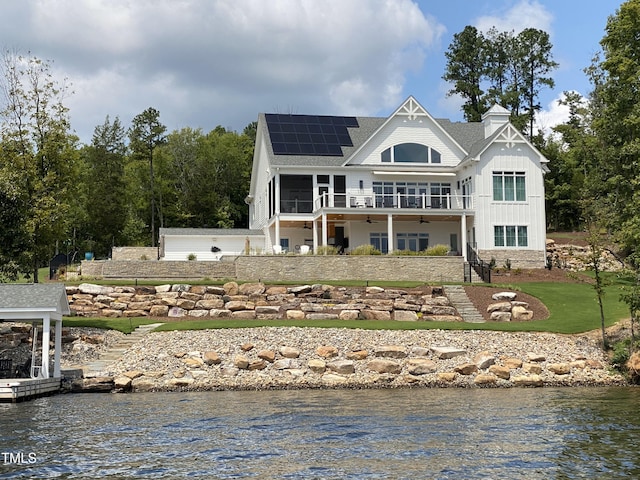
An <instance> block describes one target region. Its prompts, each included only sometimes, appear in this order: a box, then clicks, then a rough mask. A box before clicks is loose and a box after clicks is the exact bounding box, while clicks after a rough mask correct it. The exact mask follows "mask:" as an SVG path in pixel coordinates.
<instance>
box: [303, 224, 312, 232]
mask: <svg viewBox="0 0 640 480" xmlns="http://www.w3.org/2000/svg"><path fill="white" fill-rule="evenodd" d="M302 228H306V229H307V230H311V226H310V225H307V222H304V225H303V226H302Z"/></svg>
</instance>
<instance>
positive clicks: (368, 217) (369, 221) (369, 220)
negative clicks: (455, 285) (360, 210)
mask: <svg viewBox="0 0 640 480" xmlns="http://www.w3.org/2000/svg"><path fill="white" fill-rule="evenodd" d="M366 222H367V223H378V222H376V221H375V220H371V217H370V216H369V215H367V220H366Z"/></svg>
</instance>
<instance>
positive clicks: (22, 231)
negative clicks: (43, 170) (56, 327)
mask: <svg viewBox="0 0 640 480" xmlns="http://www.w3.org/2000/svg"><path fill="white" fill-rule="evenodd" d="M3 157H4V156H3V155H2V154H0V159H2V158H3ZM21 183H22V179H21V178H20V176H19V175H18V173H17V172H14V171H9V170H7V169H5V168H2V169H1V170H0V225H2V228H0V282H5V281H15V280H17V278H18V275H19V274H20V272H21V271H23V269H22V268H21V267H22V266H23V265H25V264H26V265H30V264H29V263H28V262H25V259H24V258H23V257H24V253H25V252H26V251H27V250H28V248H29V244H30V242H29V240H30V238H29V234H28V231H27V230H26V228H25V224H24V221H23V220H24V218H25V217H26V216H27V211H26V210H27V201H28V198H27V197H26V195H25V193H24V191H22V188H21Z"/></svg>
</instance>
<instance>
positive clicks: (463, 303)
mask: <svg viewBox="0 0 640 480" xmlns="http://www.w3.org/2000/svg"><path fill="white" fill-rule="evenodd" d="M444 291H445V295H446V296H447V298H448V299H449V301H450V302H451V305H453V307H455V309H456V310H457V311H458V313H459V314H460V316H461V317H462V320H463V321H465V322H468V323H484V321H485V320H484V317H483V316H482V314H481V313H480V312H478V310H477V309H476V307H475V306H474V305H473V303H471V300H469V297H467V294H466V293H465V291H464V287H463V286H462V285H447V286H446V287H445V288H444Z"/></svg>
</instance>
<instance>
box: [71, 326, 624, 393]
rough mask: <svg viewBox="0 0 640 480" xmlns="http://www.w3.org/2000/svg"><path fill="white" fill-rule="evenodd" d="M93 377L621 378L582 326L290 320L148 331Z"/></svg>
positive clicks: (383, 384) (325, 380)
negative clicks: (329, 324) (564, 329)
mask: <svg viewBox="0 0 640 480" xmlns="http://www.w3.org/2000/svg"><path fill="white" fill-rule="evenodd" d="M448 356H451V358H447V357H448ZM77 360H78V358H77V357H76V358H74V360H73V363H76V364H77ZM66 361H67V358H66V355H63V365H64V364H65V362H66ZM99 375H101V376H103V377H107V378H111V379H113V381H114V389H115V390H116V391H212V390H270V389H303V388H352V389H363V388H402V387H514V386H516V387H517V386H608V385H625V384H626V382H625V380H624V378H623V377H622V376H621V375H619V374H616V373H613V372H612V370H611V368H610V366H609V365H608V362H607V358H606V356H605V354H604V353H603V352H602V350H601V349H600V348H599V346H598V344H597V342H596V340H595V339H594V338H593V337H591V336H589V335H587V334H584V335H557V334H549V333H507V332H492V331H444V330H410V331H390V330H361V329H321V328H297V327H260V328H244V329H220V330H199V331H174V332H157V333H150V334H148V335H146V336H145V337H143V338H142V339H141V340H140V341H139V342H137V343H136V344H135V345H133V346H132V347H131V348H129V349H128V350H127V351H126V352H125V353H124V354H123V355H122V357H121V358H120V359H119V360H117V361H115V362H113V363H111V364H110V365H108V366H107V367H106V368H105V371H104V372H100V373H99Z"/></svg>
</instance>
